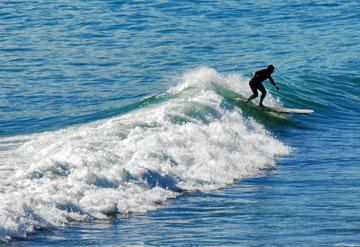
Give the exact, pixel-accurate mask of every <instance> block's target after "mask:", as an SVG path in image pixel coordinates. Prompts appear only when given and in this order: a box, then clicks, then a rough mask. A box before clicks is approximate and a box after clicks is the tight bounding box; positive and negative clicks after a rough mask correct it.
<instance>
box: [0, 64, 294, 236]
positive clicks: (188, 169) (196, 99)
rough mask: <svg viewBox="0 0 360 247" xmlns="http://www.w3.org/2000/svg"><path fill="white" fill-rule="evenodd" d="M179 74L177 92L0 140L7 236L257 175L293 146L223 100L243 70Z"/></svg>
mask: <svg viewBox="0 0 360 247" xmlns="http://www.w3.org/2000/svg"><path fill="white" fill-rule="evenodd" d="M178 80H179V83H178V85H177V86H175V87H173V88H170V89H169V90H168V92H167V94H170V95H174V97H170V98H169V100H166V101H164V102H160V103H154V104H147V105H146V106H145V107H139V108H138V109H135V110H134V111H131V112H128V113H126V114H124V115H120V116H116V117H112V118H109V119H105V120H101V121H97V122H93V123H89V124H84V125H78V126H73V127H69V128H67V129H61V130H58V131H50V132H44V133H38V134H33V135H29V136H26V137H23V136H18V137H17V136H15V137H9V138H3V139H2V140H0V141H1V143H2V145H1V147H2V151H1V152H2V153H1V169H2V170H4V171H7V173H6V174H7V175H6V176H2V177H1V180H0V186H1V187H0V188H1V194H0V201H1V204H0V238H1V240H3V241H4V240H8V239H11V238H13V237H26V236H27V234H28V233H32V232H34V231H36V229H39V228H50V227H57V226H61V225H64V224H66V223H68V222H70V221H79V220H80V221H81V220H91V219H106V218H107V217H108V216H109V215H113V214H116V213H129V212H146V211H149V210H154V209H156V208H158V207H160V205H161V203H162V202H164V201H166V200H168V199H169V198H174V197H176V196H178V195H181V192H182V191H209V190H214V189H217V188H221V187H224V186H227V185H229V184H231V183H233V182H234V181H235V180H238V179H242V178H246V177H251V176H254V175H257V174H258V173H259V172H260V171H261V170H263V169H268V168H271V167H273V166H275V164H276V157H279V156H281V155H285V154H287V153H289V151H290V149H289V147H287V146H286V145H284V144H282V143H281V142H280V141H279V140H277V139H276V138H274V137H273V136H272V135H271V133H269V132H268V131H267V130H266V129H265V128H264V127H263V126H262V125H261V124H259V123H257V122H256V121H255V120H254V119H252V118H248V117H245V116H243V114H242V112H241V110H240V109H238V108H236V107H226V106H224V104H223V103H224V99H223V97H222V96H221V95H219V94H218V93H217V92H216V90H215V87H214V85H221V86H224V87H229V88H233V89H234V87H243V88H244V90H247V89H245V88H246V87H245V86H244V84H245V82H244V79H242V78H241V77H240V76H234V75H230V76H222V75H221V74H219V73H217V72H216V71H215V70H213V69H209V68H200V69H197V70H193V71H190V72H188V73H185V74H184V75H182V76H180V77H179V78H178ZM234 90H235V89H234ZM238 90H241V88H238ZM15 144H16V145H15Z"/></svg>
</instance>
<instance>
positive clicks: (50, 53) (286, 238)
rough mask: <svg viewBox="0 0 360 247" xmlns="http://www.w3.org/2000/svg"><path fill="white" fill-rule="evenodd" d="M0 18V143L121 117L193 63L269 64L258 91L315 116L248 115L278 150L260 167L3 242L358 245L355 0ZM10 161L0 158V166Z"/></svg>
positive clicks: (226, 68)
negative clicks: (147, 206)
mask: <svg viewBox="0 0 360 247" xmlns="http://www.w3.org/2000/svg"><path fill="white" fill-rule="evenodd" d="M0 23H1V24H0V135H1V137H2V138H3V140H1V143H7V142H9V141H8V138H10V139H11V138H15V139H16V140H17V138H20V137H21V138H22V136H24V135H26V136H27V135H29V134H34V133H40V134H41V133H43V132H45V131H49V134H46V135H52V133H53V132H55V131H57V130H59V129H63V128H67V127H70V126H74V125H76V126H77V124H80V125H85V126H86V125H87V124H92V123H93V122H94V121H97V120H111V119H112V118H114V117H115V118H116V117H118V116H123V115H126V114H132V111H135V110H136V109H139V108H142V104H141V102H143V101H142V100H143V99H144V98H145V97H149V96H151V95H161V94H163V93H165V92H167V90H168V89H169V88H172V87H174V86H175V85H176V84H177V83H179V80H178V79H176V80H175V79H174V78H178V77H179V76H180V77H181V75H183V74H185V73H187V72H188V71H193V70H195V71H196V70H197V68H199V67H207V68H211V69H213V70H215V71H216V73H218V74H219V75H221V76H223V77H226V76H227V75H229V74H236V75H239V76H240V75H241V76H243V77H245V79H246V78H247V79H248V78H249V77H250V76H251V73H253V72H254V71H256V70H258V69H262V68H264V67H265V66H267V65H268V64H270V63H271V64H274V65H275V67H276V70H275V73H274V75H273V78H274V79H275V81H276V82H277V83H278V84H279V87H280V91H278V92H275V91H273V90H272V89H271V85H270V83H267V82H266V83H265V86H266V87H267V88H268V89H270V90H269V91H270V93H271V95H272V96H273V97H274V98H278V99H280V101H281V102H282V104H284V105H285V106H288V107H297V108H310V109H314V110H315V113H314V114H312V115H307V116H291V117H290V120H289V121H290V123H288V122H286V123H285V124H284V123H283V122H281V123H278V122H277V121H278V120H275V122H274V121H273V120H272V119H270V120H269V119H268V118H266V117H265V118H263V117H256V116H255V121H256V122H258V123H260V124H261V125H262V126H264V128H265V129H266V130H267V131H268V132H269V133H270V135H271V136H274V137H276V138H277V139H278V140H279V141H280V142H281V143H284V144H285V145H287V146H289V147H291V148H292V152H291V153H290V154H289V155H285V156H284V155H279V156H280V157H281V158H280V159H279V160H278V161H277V163H276V166H275V167H274V168H273V169H270V170H269V169H266V170H265V171H262V172H258V173H256V174H252V175H251V176H244V177H239V178H238V179H239V180H238V181H237V182H235V183H232V184H230V185H227V186H225V188H218V189H215V190H210V191H208V190H202V189H200V191H199V192H185V193H184V194H182V195H181V196H178V197H177V198H175V199H171V200H166V201H165V202H162V203H160V204H159V205H157V206H155V207H154V209H151V210H145V212H140V213H135V214H130V215H128V214H126V215H124V214H123V213H124V212H122V211H120V212H116V210H115V214H116V213H120V215H115V216H113V218H112V219H111V220H103V221H102V220H99V219H92V220H90V221H85V222H84V223H79V221H76V220H75V221H71V222H72V223H71V224H64V225H63V226H62V227H59V226H57V225H56V224H50V225H51V227H47V226H46V224H45V226H44V225H42V226H41V227H39V228H41V229H42V230H40V231H39V230H35V231H30V232H35V234H34V235H30V236H24V237H21V236H20V238H19V236H17V233H19V232H23V229H20V228H21V227H20V228H17V229H18V230H14V231H9V230H8V228H6V227H3V228H0V230H2V232H1V234H3V235H0V236H2V237H3V238H5V237H4V236H10V237H11V239H12V240H11V241H10V242H9V245H14V246H18V245H19V246H21V245H23V246H46V245H52V246H62V245H65V244H66V245H83V246H88V245H105V246H118V245H135V244H136V245H141V244H144V245H202V246H204V245H205V246H206V245H235V246H236V245H245V246H248V245H290V244H291V245H292V244H295V245H339V246H351V245H359V244H360V237H359V236H360V214H359V212H360V199H359V198H360V182H359V181H360V171H359V168H358V165H359V164H360V158H359V157H360V124H359V123H360V117H359V112H360V105H359V103H360V101H359V95H360V89H359V86H360V76H359V66H360V60H359V54H360V24H359V23H360V3H359V2H358V1H330V0H327V1H293V2H291V3H289V2H286V1H285V2H284V1H241V2H238V1H221V2H213V1H181V2H172V1H155V2H153V1H150V2H149V1H131V2H126V1H95V0H94V1H29V2H27V1H2V2H0ZM200 71H201V70H200ZM194 73H195V75H197V74H200V72H194ZM245 82H246V80H244V83H245ZM180 83H182V82H181V81H180ZM167 100H168V99H167V98H166V97H165V99H163V101H165V102H166V101H167ZM139 102H140V103H139ZM157 103H158V102H157V101H155V102H152V101H151V102H150V104H153V107H155V108H156V107H157V106H156V104H157ZM139 104H140V105H139ZM265 104H266V100H265ZM246 117H250V118H251V117H252V116H251V114H250V116H249V115H246ZM204 126H205V125H204ZM204 126H203V127H204ZM132 130H135V127H134V129H131V131H132ZM165 131H166V130H165ZM210 133H211V132H210ZM31 138H32V137H30V139H31ZM28 139H29V138H28ZM14 142H16V141H14ZM64 143H65V144H64V145H66V141H64ZM102 144H104V143H102ZM105 144H107V143H105ZM4 145H5V144H4ZM194 145H195V144H194ZM164 148H165V147H164ZM266 148H267V149H271V148H272V146H267V147H266ZM8 149H11V147H10V148H9V147H6V148H4V150H8ZM35 149H36V147H35ZM14 150H15V153H17V151H16V149H14ZM42 151H44V149H42V148H39V149H38V150H37V152H36V153H41V152H42ZM275 155H277V154H275ZM12 161H13V158H12V157H10V156H8V155H1V160H0V171H3V172H4V171H5V172H8V173H9V172H10V173H12V170H11V169H10V170H9V166H10V165H11V164H12ZM14 163H15V167H13V169H14V171H13V172H14V173H15V172H16V170H17V167H16V164H23V163H24V164H25V163H27V160H21V162H19V163H16V162H14ZM29 163H31V162H29ZM31 164H33V163H31ZM34 164H35V163H34ZM4 167H5V168H4ZM25 170H26V169H25ZM159 174H162V173H160V172H159ZM3 176H4V175H1V179H3V181H5V178H3ZM12 183H16V181H14V180H11V181H9V180H7V181H6V182H2V184H1V185H2V187H0V188H1V190H0V193H3V195H4V196H7V194H8V193H10V192H9V191H10V190H9V189H8V187H7V186H10V185H12ZM9 184H10V185H9ZM220 187H221V186H220ZM12 188H17V187H16V186H15V187H12ZM13 192H14V191H13V190H11V193H13ZM9 198H10V197H7V200H11V199H9ZM10 202H11V201H10ZM0 203H1V202H0ZM73 203H74V204H76V202H73ZM57 207H58V206H57ZM130 211H131V210H130ZM134 211H137V210H134ZM140 211H141V210H140ZM25 215H26V214H25ZM40 215H41V214H40ZM0 216H2V217H3V218H2V220H3V221H2V222H6V220H4V219H6V218H7V217H9V215H8V211H4V212H1V213H0ZM0 218H1V217H0ZM95 218H96V217H95ZM18 223H19V222H18ZM19 224H20V223H19ZM54 225H56V227H53V226H54ZM0 227H1V226H0ZM35 228H37V227H35ZM16 231H17V232H16ZM9 232H10V233H9ZM20 235H21V234H20ZM14 238H15V240H14Z"/></svg>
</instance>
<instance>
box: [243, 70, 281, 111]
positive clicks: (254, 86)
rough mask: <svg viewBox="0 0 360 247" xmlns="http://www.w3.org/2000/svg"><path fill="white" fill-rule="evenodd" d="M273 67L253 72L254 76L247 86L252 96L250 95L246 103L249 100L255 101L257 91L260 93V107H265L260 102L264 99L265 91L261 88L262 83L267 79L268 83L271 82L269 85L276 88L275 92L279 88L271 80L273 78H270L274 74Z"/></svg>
mask: <svg viewBox="0 0 360 247" xmlns="http://www.w3.org/2000/svg"><path fill="white" fill-rule="evenodd" d="M274 69H275V67H274V66H273V65H269V66H268V67H267V68H266V69H263V70H259V71H256V72H255V75H254V76H253V78H251V80H250V82H249V85H250V88H251V90H252V92H253V95H251V96H250V97H249V98H248V99H247V100H246V102H250V101H251V100H253V99H255V98H256V97H257V96H258V95H259V94H258V92H257V90H259V91H260V92H261V96H260V104H259V106H260V107H265V106H264V105H263V104H262V102H263V101H264V98H265V96H266V89H265V87H264V86H263V84H262V82H263V81H265V80H266V79H269V81H270V82H271V84H273V85H274V87H276V89H277V90H279V87H278V86H276V84H275V81H274V80H273V78H272V77H271V74H272V73H273V72H274Z"/></svg>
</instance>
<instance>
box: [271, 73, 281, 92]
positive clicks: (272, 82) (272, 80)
mask: <svg viewBox="0 0 360 247" xmlns="http://www.w3.org/2000/svg"><path fill="white" fill-rule="evenodd" d="M269 81H270V82H271V84H273V85H274V87H275V88H276V89H277V90H279V87H278V86H276V83H275V81H274V79H273V78H272V77H271V76H269Z"/></svg>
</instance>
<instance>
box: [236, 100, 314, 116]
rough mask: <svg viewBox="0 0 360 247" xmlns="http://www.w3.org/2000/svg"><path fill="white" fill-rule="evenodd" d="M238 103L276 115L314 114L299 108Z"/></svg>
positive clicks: (243, 101) (242, 101)
mask: <svg viewBox="0 0 360 247" xmlns="http://www.w3.org/2000/svg"><path fill="white" fill-rule="evenodd" d="M236 100H237V102H239V103H241V104H246V105H247V106H249V107H251V108H255V109H257V110H261V111H266V112H275V113H288V114H290V113H295V114H311V113H313V112H314V110H312V109H298V108H287V107H270V106H265V107H260V106H258V105H255V104H254V103H253V102H246V100H245V99H241V98H237V99H236Z"/></svg>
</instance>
